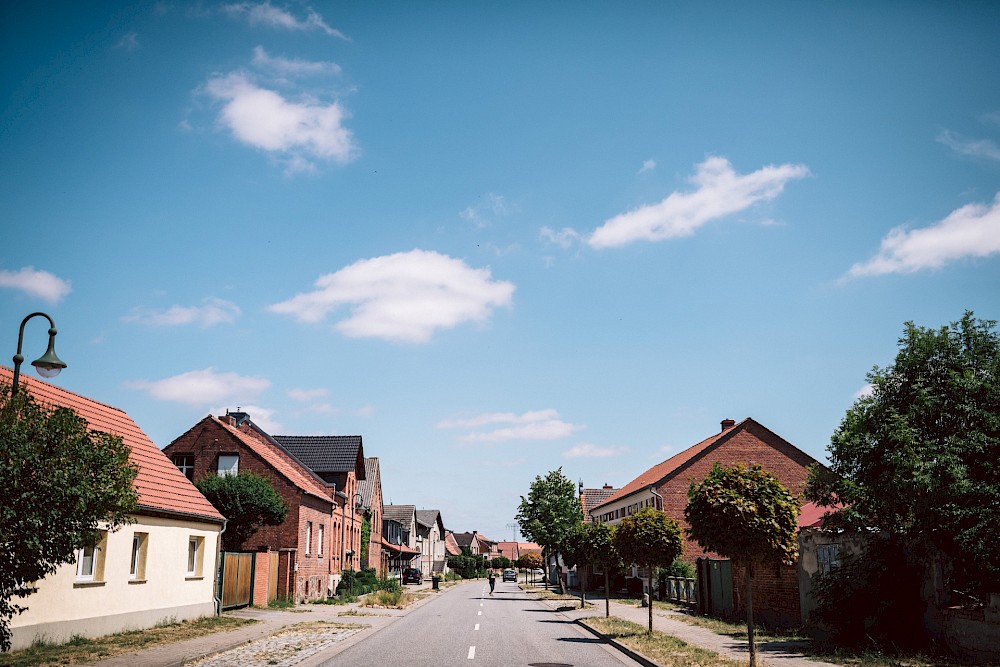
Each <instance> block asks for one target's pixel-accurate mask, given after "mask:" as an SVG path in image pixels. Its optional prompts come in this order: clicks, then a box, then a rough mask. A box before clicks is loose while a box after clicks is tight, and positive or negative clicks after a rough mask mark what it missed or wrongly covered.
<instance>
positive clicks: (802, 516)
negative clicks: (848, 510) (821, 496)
mask: <svg viewBox="0 0 1000 667" xmlns="http://www.w3.org/2000/svg"><path fill="white" fill-rule="evenodd" d="M843 508H844V506H843V505H841V504H840V503H838V504H836V505H834V506H832V507H820V506H819V505H817V504H816V503H806V504H805V505H803V506H802V507H801V508H800V510H799V528H821V527H822V526H823V515H825V514H826V513H827V512H829V513H830V514H836V513H837V510H841V509H843Z"/></svg>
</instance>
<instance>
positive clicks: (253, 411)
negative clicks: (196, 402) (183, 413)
mask: <svg viewBox="0 0 1000 667" xmlns="http://www.w3.org/2000/svg"><path fill="white" fill-rule="evenodd" d="M226 410H229V411H230V412H235V411H236V410H239V411H240V412H245V413H247V414H248V415H250V421H252V422H253V423H254V424H256V425H257V426H259V427H260V428H261V429H262V430H263V431H264V432H265V433H267V434H268V435H273V434H275V433H282V432H284V431H285V427H284V426H282V425H281V422H279V421H277V420H276V419H275V418H274V415H275V414H276V411H275V410H272V409H271V408H264V407H261V406H259V405H237V406H235V407H234V406H232V405H224V406H222V407H214V408H212V409H211V410H209V412H210V413H211V414H213V415H224V414H226Z"/></svg>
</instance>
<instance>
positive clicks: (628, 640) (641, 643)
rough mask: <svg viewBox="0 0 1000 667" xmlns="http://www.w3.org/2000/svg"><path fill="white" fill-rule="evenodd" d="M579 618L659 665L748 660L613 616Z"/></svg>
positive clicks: (730, 666)
mask: <svg viewBox="0 0 1000 667" xmlns="http://www.w3.org/2000/svg"><path fill="white" fill-rule="evenodd" d="M582 622H583V623H586V624H587V625H588V626H590V627H592V628H594V629H595V630H597V631H598V632H600V633H601V634H603V635H606V636H608V637H611V638H612V639H614V640H616V641H617V642H618V643H620V644H624V645H625V646H627V647H629V648H630V649H633V650H635V651H638V652H639V653H641V654H643V655H644V656H646V657H647V658H649V659H650V660H652V661H653V662H655V663H657V664H658V665H660V667H742V666H744V665H747V664H749V663H748V661H738V660H730V659H729V658H724V657H723V656H721V655H719V654H718V653H716V652H714V651H709V650H706V649H703V648H698V647H697V646H691V645H690V644H688V643H687V642H684V641H682V640H680V639H678V638H677V637H672V636H670V635H666V634H663V633H662V632H657V631H655V630H654V631H653V634H649V633H647V632H646V628H645V627H644V626H642V625H639V624H638V623H632V622H631V621H626V620H623V619H620V618H616V617H614V616H612V617H611V618H604V617H601V616H595V617H591V618H586V619H583V621H582Z"/></svg>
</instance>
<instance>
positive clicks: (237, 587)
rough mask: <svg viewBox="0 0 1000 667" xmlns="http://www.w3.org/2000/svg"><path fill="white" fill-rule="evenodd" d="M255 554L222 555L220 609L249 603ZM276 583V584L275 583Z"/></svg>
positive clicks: (226, 553)
mask: <svg viewBox="0 0 1000 667" xmlns="http://www.w3.org/2000/svg"><path fill="white" fill-rule="evenodd" d="M254 560H255V554H252V553H239V552H235V551H226V552H223V554H222V608H223V609H234V608H236V607H246V606H249V605H250V603H251V591H253V575H254ZM268 583H270V582H268ZM275 583H277V582H275Z"/></svg>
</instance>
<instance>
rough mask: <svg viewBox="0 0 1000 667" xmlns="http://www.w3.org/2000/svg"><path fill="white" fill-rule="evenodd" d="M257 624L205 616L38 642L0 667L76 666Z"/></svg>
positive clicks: (6, 657) (0, 658) (5, 659)
mask: <svg viewBox="0 0 1000 667" xmlns="http://www.w3.org/2000/svg"><path fill="white" fill-rule="evenodd" d="M251 623H257V621H255V620H253V619H248V618H235V617H232V616H206V617H204V618H199V619H195V620H193V621H183V622H180V623H169V624H163V625H158V626H156V627H155V628H149V629H146V630H132V631H129V632H121V633H119V634H116V635H108V636H107V637H99V638H98V639H86V638H84V637H74V638H73V639H71V640H70V641H68V642H67V643H65V644H46V643H39V644H36V645H34V646H32V647H31V648H28V649H25V650H23V651H14V652H13V653H5V654H3V655H0V666H2V667H29V666H34V667H51V666H54V665H79V664H83V663H87V662H96V661H98V660H105V659H107V658H113V657H115V656H118V655H124V654H126V653H133V652H136V651H140V650H143V649H147V648H151V647H153V646H158V645H160V644H169V643H171V642H178V641H184V640H187V639H194V638H195V637H201V636H203V635H209V634H213V633H216V632H226V631H229V630H235V629H236V628H239V627H242V626H244V625H249V624H251Z"/></svg>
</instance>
